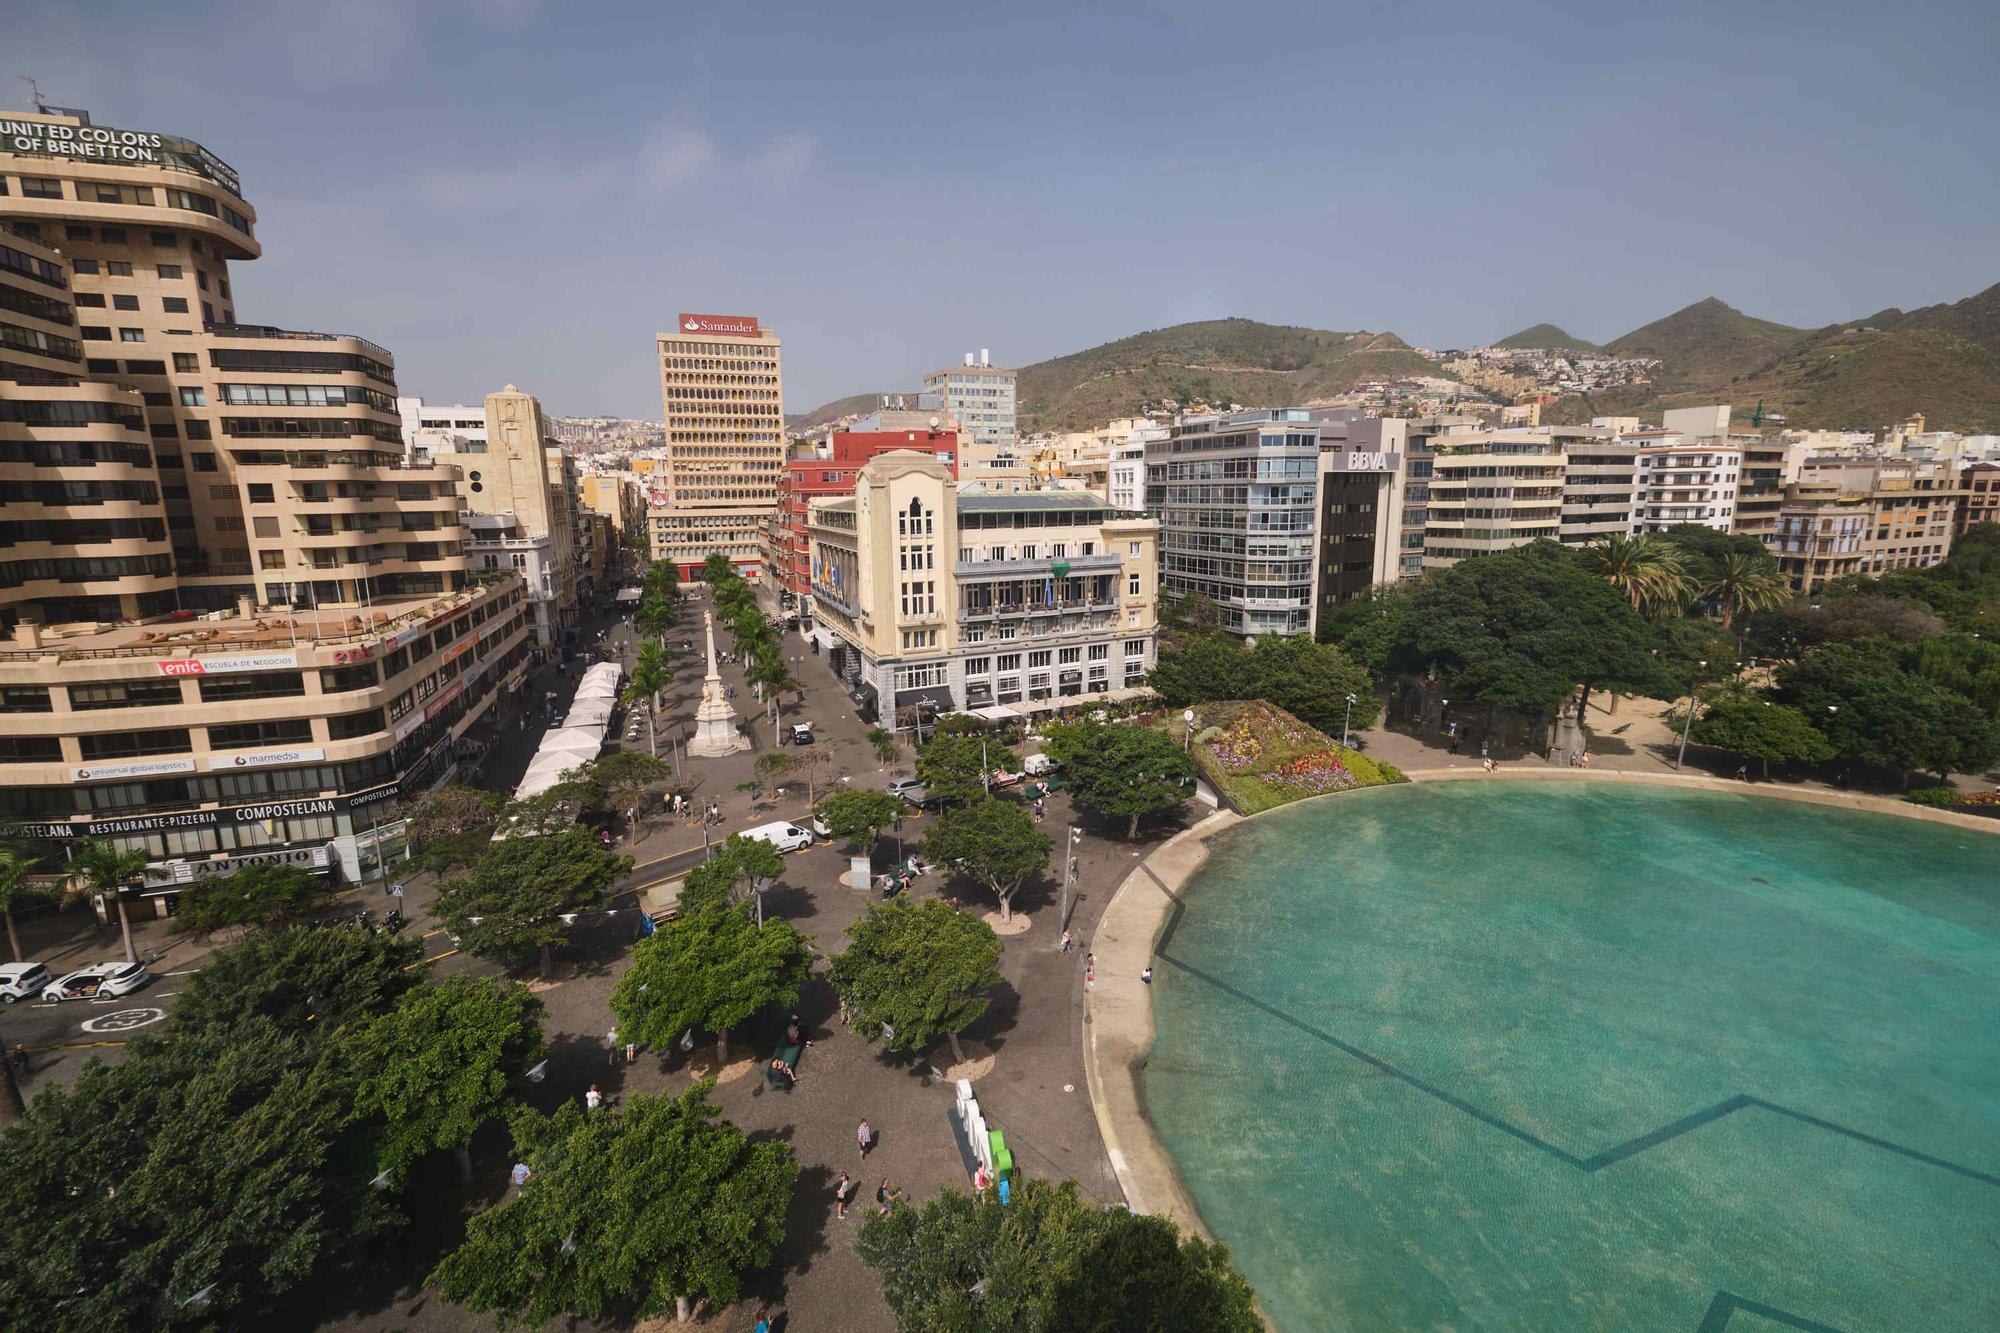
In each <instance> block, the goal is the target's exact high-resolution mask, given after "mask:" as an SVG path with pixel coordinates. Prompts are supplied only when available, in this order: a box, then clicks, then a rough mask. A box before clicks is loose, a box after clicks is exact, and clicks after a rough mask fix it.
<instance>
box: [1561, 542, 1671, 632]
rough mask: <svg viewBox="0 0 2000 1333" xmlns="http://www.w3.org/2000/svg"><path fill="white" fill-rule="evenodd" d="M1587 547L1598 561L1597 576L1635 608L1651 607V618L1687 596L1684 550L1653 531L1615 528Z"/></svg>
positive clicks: (1647, 608)
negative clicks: (1630, 531) (1627, 531)
mask: <svg viewBox="0 0 2000 1333" xmlns="http://www.w3.org/2000/svg"><path fill="white" fill-rule="evenodd" d="M1585 549H1586V550H1588V551H1589V552H1590V553H1591V555H1592V557H1593V558H1594V559H1595V561H1596V564H1597V574H1598V577H1600V578H1602V579H1603V580H1604V581H1605V582H1606V583H1609V584H1610V585H1611V586H1612V587H1613V588H1615V589H1617V590H1618V593H1619V595H1620V596H1622V597H1624V598H1625V599H1626V600H1627V601H1629V602H1630V603H1631V604H1632V609H1633V610H1634V611H1647V610H1649V609H1650V612H1651V618H1656V617H1657V616H1658V615H1659V613H1660V611H1661V610H1663V609H1665V608H1666V607H1669V606H1678V605H1679V604H1680V603H1681V602H1682V601H1684V600H1685V599H1686V597H1687V594H1688V577H1687V566H1686V564H1685V563H1684V562H1683V561H1682V560H1681V553H1680V552H1679V551H1678V550H1676V549H1675V548H1674V546H1673V545H1672V544H1671V543H1669V542H1667V541H1665V540H1663V539H1662V538H1660V537H1658V536H1655V535H1654V534H1652V533H1650V532H1646V533H1640V534H1638V535H1637V536H1627V535H1626V534H1624V533H1622V532H1615V533H1613V534H1611V535H1610V536H1609V537H1606V538H1605V539H1604V540H1603V541H1602V542H1597V543H1594V544H1593V545H1591V546H1589V547H1586V548H1585Z"/></svg>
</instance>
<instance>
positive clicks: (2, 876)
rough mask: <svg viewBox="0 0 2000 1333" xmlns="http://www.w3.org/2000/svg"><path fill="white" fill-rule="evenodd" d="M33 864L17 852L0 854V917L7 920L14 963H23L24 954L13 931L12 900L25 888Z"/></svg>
mask: <svg viewBox="0 0 2000 1333" xmlns="http://www.w3.org/2000/svg"><path fill="white" fill-rule="evenodd" d="M34 868H35V863H34V862H33V861H32V860H30V859H29V858H27V857H25V856H22V855H21V854H20V853H19V852H0V915H4V916H5V917H6V918H7V947H8V948H10V949H12V950H13V951H14V961H15V962H17V963H25V962H27V961H28V957H27V955H26V954H24V953H22V952H21V936H20V934H19V933H18V932H17V931H16V930H15V929H14V899H15V898H16V897H18V896H19V895H20V892H21V890H22V889H24V888H26V887H27V883H28V872H29V871H31V870H33V869H34Z"/></svg>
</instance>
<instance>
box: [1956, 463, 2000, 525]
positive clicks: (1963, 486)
mask: <svg viewBox="0 0 2000 1333" xmlns="http://www.w3.org/2000/svg"><path fill="white" fill-rule="evenodd" d="M1958 487H1959V490H1961V491H1962V492H1964V496H1963V498H1962V499H1961V500H1960V501H1959V506H1958V519H1957V522H1956V523H1955V524H1954V525H1953V532H1954V535H1956V536H1959V537H1963V536H1964V535H1965V530H1966V529H1967V528H1970V527H1972V526H1974V525H1975V524H1979V523H2000V463H1969V464H1967V465H1965V466H1964V467H1963V468H1961V469H1960V470H1959V474H1958Z"/></svg>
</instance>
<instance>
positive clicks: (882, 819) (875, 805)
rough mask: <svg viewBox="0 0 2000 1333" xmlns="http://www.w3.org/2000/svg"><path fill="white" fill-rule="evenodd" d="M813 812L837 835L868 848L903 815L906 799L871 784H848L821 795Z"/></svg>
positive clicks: (845, 840) (858, 845)
mask: <svg viewBox="0 0 2000 1333" xmlns="http://www.w3.org/2000/svg"><path fill="white" fill-rule="evenodd" d="M813 814H815V815H817V816H818V817H819V820H820V822H821V823H823V824H825V825H826V828H827V832H829V833H831V834H833V836H834V837H836V838H839V839H841V840H842V841H844V842H849V843H852V844H854V845H855V846H857V847H862V848H867V847H872V846H874V845H875V840H876V839H877V838H879V837H881V836H882V830H883V829H885V828H888V827H889V826H890V825H891V824H893V823H895V822H896V821H897V820H898V819H901V818H902V817H903V801H902V798H901V797H897V796H891V795H890V794H889V793H888V792H885V791H876V790H875V789H874V788H872V787H849V788H846V789H845V790H843V791H837V792H834V793H833V794H832V795H831V796H828V797H825V798H824V799H822V800H821V801H820V803H819V804H818V805H816V806H814V807H813Z"/></svg>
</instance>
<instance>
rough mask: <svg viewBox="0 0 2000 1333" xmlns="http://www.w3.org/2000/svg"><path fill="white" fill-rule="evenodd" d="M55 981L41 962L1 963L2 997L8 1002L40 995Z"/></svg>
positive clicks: (0, 986)
mask: <svg viewBox="0 0 2000 1333" xmlns="http://www.w3.org/2000/svg"><path fill="white" fill-rule="evenodd" d="M54 981H55V978H54V977H52V976H50V975H49V970H48V969H47V968H46V967H43V966H42V965H41V964H40V963H0V999H4V1000H5V1001H6V1002H7V1003H8V1004H12V1003H14V1001H16V1000H26V999H30V998H32V997H34V996H37V995H40V994H41V993H42V992H43V991H45V990H47V989H48V988H49V986H50V985H51V984H52V983H53V982H54Z"/></svg>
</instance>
